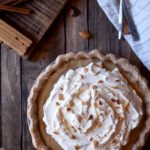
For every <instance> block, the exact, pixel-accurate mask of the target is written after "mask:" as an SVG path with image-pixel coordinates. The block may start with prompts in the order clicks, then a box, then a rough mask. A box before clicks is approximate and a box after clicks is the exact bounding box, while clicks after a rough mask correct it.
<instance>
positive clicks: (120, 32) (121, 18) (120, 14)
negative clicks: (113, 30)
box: [118, 0, 123, 40]
mask: <svg viewBox="0 0 150 150" xmlns="http://www.w3.org/2000/svg"><path fill="white" fill-rule="evenodd" d="M122 7H123V0H120V5H119V17H118V27H119V31H118V39H119V40H120V39H121V37H122V25H123V9H122Z"/></svg>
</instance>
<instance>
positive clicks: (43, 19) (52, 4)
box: [0, 0, 67, 53]
mask: <svg viewBox="0 0 150 150" xmlns="http://www.w3.org/2000/svg"><path fill="white" fill-rule="evenodd" d="M2 1H4V0H0V2H2ZM66 2H67V0H30V1H28V2H27V3H25V4H24V5H21V6H18V7H19V8H28V9H29V10H31V14H30V15H22V14H16V13H4V12H2V13H1V17H2V18H3V19H4V20H6V21H7V22H8V23H9V24H11V25H13V26H14V27H16V29H18V30H19V31H21V32H22V33H23V34H24V35H25V36H27V37H28V38H29V39H31V40H32V41H33V44H32V47H35V46H36V45H37V44H38V43H39V41H40V40H41V39H42V38H43V36H44V35H45V33H46V31H47V30H48V29H49V27H50V26H51V25H52V23H53V22H54V20H55V19H56V17H57V16H58V14H59V12H60V11H61V10H62V8H63V7H64V5H65V4H66ZM30 49H31V48H30ZM28 53H30V51H29V52H28Z"/></svg>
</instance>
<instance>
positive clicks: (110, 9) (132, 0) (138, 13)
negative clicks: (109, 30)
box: [97, 0, 150, 71]
mask: <svg viewBox="0 0 150 150" xmlns="http://www.w3.org/2000/svg"><path fill="white" fill-rule="evenodd" d="M97 1H98V3H99V5H100V7H101V8H102V9H103V11H104V12H105V14H106V15H107V17H108V18H109V20H110V21H111V22H112V24H113V25H114V26H115V27H116V28H117V29H118V10H119V4H118V0H97ZM126 1H127V5H128V6H127V7H128V9H130V11H131V13H132V16H133V19H134V22H135V25H136V27H137V30H138V33H139V35H140V40H139V41H134V40H133V38H132V36H131V35H124V37H125V39H126V40H127V41H128V43H129V44H130V46H131V47H132V49H133V50H134V52H135V53H136V54H137V56H138V57H139V59H140V60H141V61H142V62H143V64H144V65H145V66H146V67H147V68H148V70H149V71H150V0H126Z"/></svg>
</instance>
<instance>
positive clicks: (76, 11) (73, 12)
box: [69, 7, 81, 17]
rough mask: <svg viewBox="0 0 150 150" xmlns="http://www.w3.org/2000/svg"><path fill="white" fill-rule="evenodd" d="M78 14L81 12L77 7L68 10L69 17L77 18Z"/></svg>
mask: <svg viewBox="0 0 150 150" xmlns="http://www.w3.org/2000/svg"><path fill="white" fill-rule="evenodd" d="M80 13H81V12H80V10H79V9H78V8H77V7H71V8H70V12H69V14H70V16H72V17H77V16H78V15H80Z"/></svg>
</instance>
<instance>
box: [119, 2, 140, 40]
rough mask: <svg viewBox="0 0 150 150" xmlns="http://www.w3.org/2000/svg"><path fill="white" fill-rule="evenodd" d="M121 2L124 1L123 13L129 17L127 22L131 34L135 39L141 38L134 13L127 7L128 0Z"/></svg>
mask: <svg viewBox="0 0 150 150" xmlns="http://www.w3.org/2000/svg"><path fill="white" fill-rule="evenodd" d="M121 1H122V2H121ZM121 1H120V3H122V7H123V13H124V15H125V17H126V19H127V24H128V27H129V29H130V31H131V34H132V36H133V39H134V40H135V41H137V40H139V39H140V37H139V34H138V31H137V28H136V26H135V23H134V20H133V18H132V15H131V13H130V12H129V9H128V8H127V4H126V1H125V0H121Z"/></svg>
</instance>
